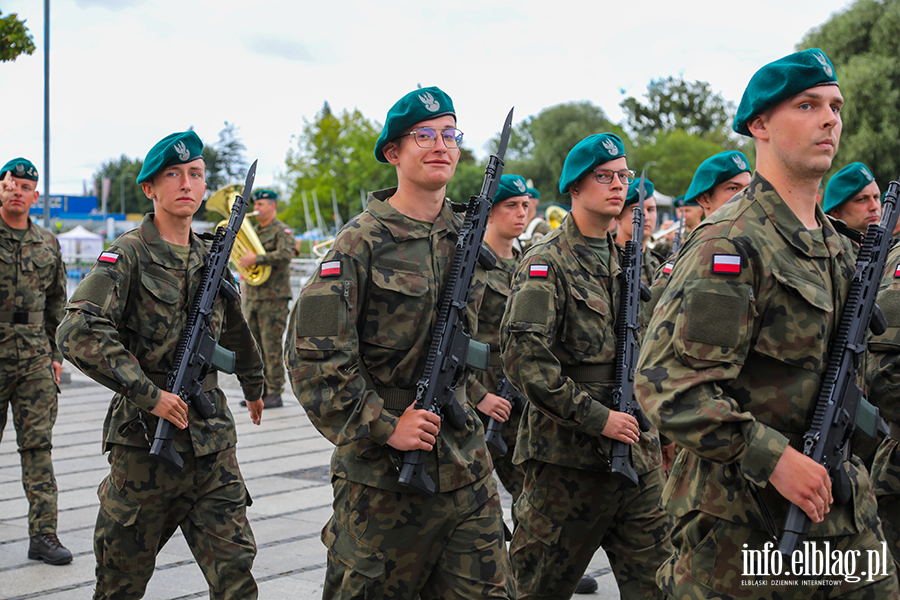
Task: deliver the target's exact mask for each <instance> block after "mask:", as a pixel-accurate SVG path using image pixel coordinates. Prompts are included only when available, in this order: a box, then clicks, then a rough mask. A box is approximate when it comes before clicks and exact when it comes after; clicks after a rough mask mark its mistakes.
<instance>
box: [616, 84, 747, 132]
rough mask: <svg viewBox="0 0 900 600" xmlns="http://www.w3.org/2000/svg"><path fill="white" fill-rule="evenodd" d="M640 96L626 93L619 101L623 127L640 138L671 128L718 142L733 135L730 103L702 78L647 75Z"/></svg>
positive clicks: (731, 104) (731, 103) (734, 108)
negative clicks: (655, 77) (622, 112)
mask: <svg viewBox="0 0 900 600" xmlns="http://www.w3.org/2000/svg"><path fill="white" fill-rule="evenodd" d="M644 98H646V102H643V103H642V102H641V101H639V100H637V99H636V98H634V97H628V98H626V99H625V100H623V101H622V102H621V103H620V104H619V106H620V107H621V108H622V110H623V111H624V112H625V125H626V128H627V129H628V130H629V131H631V132H633V133H634V134H635V136H637V139H638V140H640V141H644V140H652V139H653V138H654V137H655V136H657V135H659V134H664V133H669V132H672V131H675V130H680V131H684V132H686V133H690V134H694V135H701V136H711V138H712V139H715V140H716V141H719V142H723V141H725V140H727V139H729V138H733V137H734V134H733V133H732V132H731V123H732V121H733V119H734V114H735V112H736V111H737V109H736V107H735V106H734V103H733V102H730V101H729V102H726V101H725V99H724V98H723V97H722V95H721V94H716V93H714V92H713V91H712V87H711V86H710V85H709V84H708V83H707V82H705V81H685V80H684V78H683V77H682V76H678V77H672V76H669V77H666V78H664V79H651V80H650V84H649V85H648V86H647V92H646V93H645V94H644Z"/></svg>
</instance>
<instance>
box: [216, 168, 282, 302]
mask: <svg viewBox="0 0 900 600" xmlns="http://www.w3.org/2000/svg"><path fill="white" fill-rule="evenodd" d="M241 187H242V186H241V185H240V184H238V183H235V184H232V185H227V186H225V187H223V188H222V189H220V190H219V191H217V192H216V193H215V194H213V195H212V196H210V197H209V199H208V200H207V201H206V210H212V211H215V212H217V213H220V214H222V215H225V216H226V217H228V215H230V214H231V205H232V204H234V197H235V196H237V195H238V194H239V193H240V191H241ZM248 202H249V199H248ZM227 224H228V221H227V219H226V220H223V221H221V222H220V223H219V224H218V225H217V226H216V228H219V227H224V226H225V225H227ZM248 252H253V253H254V254H256V255H261V254H265V253H266V249H265V248H263V245H262V242H260V241H259V236H258V235H256V231H255V230H254V229H253V225H251V224H250V220H249V219H244V222H243V223H241V230H240V231H239V232H238V235H237V237H236V238H235V240H234V248H232V250H231V262H232V263H234V267H235V268H236V269H237V271H238V273H240V274H241V275H243V277H244V281H246V282H247V284H248V285H262V284H263V283H265V282H266V280H268V279H269V276H270V275H271V274H272V267H270V266H269V265H254V266H252V267H250V268H249V269H245V268H244V267H242V266H241V265H240V264H239V263H238V261H239V260H240V259H241V257H242V256H244V255H245V254H247V253H248Z"/></svg>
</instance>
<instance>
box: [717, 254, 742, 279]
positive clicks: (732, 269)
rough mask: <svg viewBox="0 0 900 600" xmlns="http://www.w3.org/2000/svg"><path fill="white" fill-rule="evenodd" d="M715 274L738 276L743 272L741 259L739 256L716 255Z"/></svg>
mask: <svg viewBox="0 0 900 600" xmlns="http://www.w3.org/2000/svg"><path fill="white" fill-rule="evenodd" d="M712 271H713V273H725V274H728V275H737V274H739V273H740V272H741V257H740V256H738V255H737V254H716V255H714V256H713V268H712Z"/></svg>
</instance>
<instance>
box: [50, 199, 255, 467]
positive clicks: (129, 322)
mask: <svg viewBox="0 0 900 600" xmlns="http://www.w3.org/2000/svg"><path fill="white" fill-rule="evenodd" d="M208 251H209V248H208V246H207V243H206V242H204V241H203V240H201V239H200V238H199V237H198V236H197V235H194V234H192V235H191V250H190V257H189V260H188V268H187V271H186V272H185V270H184V265H183V263H182V261H181V259H180V258H178V257H177V256H175V254H174V253H173V252H172V250H171V249H170V248H169V246H168V244H167V243H166V242H165V241H164V240H163V239H162V238H161V237H160V235H159V231H158V230H157V229H156V226H154V224H153V215H152V214H150V215H146V216H145V217H144V220H143V221H142V222H141V225H140V226H139V227H138V228H137V229H135V230H133V231H130V232H128V233H126V234H124V235H122V236H120V237H119V238H118V239H117V240H116V241H114V242H113V243H112V245H111V246H110V247H109V249H108V250H107V251H106V252H104V253H103V254H102V255H101V256H100V258H99V259H98V261H97V262H96V263H95V264H94V266H93V268H92V269H91V271H90V272H89V273H88V274H87V276H86V277H85V278H84V280H83V281H82V282H81V284H79V286H78V288H77V289H76V290H75V292H74V293H73V294H72V298H71V299H70V300H69V304H68V305H67V306H66V311H67V312H66V317H65V319H63V322H62V324H61V325H60V326H59V330H58V331H57V339H58V341H59V346H60V349H61V350H62V352H63V354H64V355H65V357H66V358H67V359H69V361H71V362H72V363H73V364H75V366H76V367H78V368H79V369H80V370H81V371H82V372H84V373H85V374H86V375H88V376H89V377H91V378H92V379H94V380H95V381H97V382H99V383H101V384H103V385H105V386H106V387H108V388H110V389H111V390H113V391H114V392H116V394H115V396H113V399H112V401H111V402H110V406H109V412H108V413H107V415H106V422H105V423H104V425H103V449H104V451H106V450H107V449H108V448H109V444H123V445H126V446H140V447H147V446H148V444H147V441H146V440H145V438H144V431H143V428H142V427H140V426H139V424H138V423H139V416H140V414H141V412H140V411H142V412H143V415H144V417H145V419H146V422H147V424H148V426H149V429H150V435H151V437H152V435H153V433H154V432H155V431H156V424H157V418H156V417H154V416H153V415H150V414H149V412H150V411H151V410H153V408H154V407H155V406H156V403H157V402H158V401H159V399H160V391H161V390H160V385H164V384H163V383H162V381H164V379H165V376H166V374H167V373H168V372H169V371H170V370H171V369H172V368H173V364H172V363H173V361H174V359H175V353H176V349H177V346H178V342H179V340H180V339H181V335H182V332H183V330H184V326H185V322H186V321H187V313H188V311H189V309H190V305H191V303H192V301H193V299H194V296H195V295H196V291H197V288H198V286H199V284H200V274H201V270H202V268H203V262H204V259H205V257H206V255H207V253H208ZM185 277H187V281H188V282H189V285H188V286H186V285H185ZM211 327H212V334H213V337H215V338H217V339H218V341H219V344H221V345H222V346H224V347H225V348H228V349H229V350H233V351H234V352H236V353H237V357H236V358H237V360H236V367H235V368H236V372H237V375H238V379H239V380H240V382H241V387H242V389H243V391H244V397H245V398H246V399H247V400H258V399H259V398H260V397H261V396H262V388H263V364H262V358H261V357H260V355H259V350H258V349H257V346H256V342H255V341H254V340H253V336H252V335H251V333H250V328H249V327H248V325H247V322H246V321H245V320H244V317H243V314H242V313H241V307H240V302H239V301H235V302H226V301H225V300H224V298H223V297H222V295H221V294H220V295H219V298H218V300H217V301H216V305H215V309H214V310H213V313H212V317H211ZM207 395H208V396H209V397H210V400H212V401H214V402H215V405H216V412H215V414H214V415H213V416H212V417H210V418H209V419H206V420H204V419H203V418H202V417H200V416H199V415H198V414H197V412H196V411H195V410H193V409H191V410H189V411H188V428H187V429H185V430H176V433H175V438H174V440H175V449H176V450H178V451H179V452H193V453H194V455H196V456H202V455H205V454H212V453H214V452H218V451H221V450H224V449H226V448H230V447H232V446H234V445H235V443H236V442H237V434H236V432H235V426H234V417H233V416H232V414H231V411H230V410H229V408H228V405H227V403H226V401H225V396H224V394H222V391H221V390H220V389H218V388H216V389H215V390H212V391H210V392H208V394H207Z"/></svg>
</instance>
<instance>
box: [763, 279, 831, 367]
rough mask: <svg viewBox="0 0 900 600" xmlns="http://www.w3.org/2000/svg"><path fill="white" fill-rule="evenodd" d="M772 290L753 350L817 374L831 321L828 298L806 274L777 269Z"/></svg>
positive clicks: (817, 282) (820, 285)
mask: <svg viewBox="0 0 900 600" xmlns="http://www.w3.org/2000/svg"><path fill="white" fill-rule="evenodd" d="M772 274H773V275H774V277H775V280H776V289H775V290H774V292H773V296H772V298H771V300H770V301H769V302H768V306H767V307H766V309H765V312H764V314H763V320H762V325H761V326H760V330H759V333H758V335H757V338H756V341H755V344H754V349H755V350H756V351H757V352H759V353H760V354H764V355H766V356H770V357H772V358H774V359H776V360H779V361H781V362H784V363H786V364H788V365H791V366H793V367H798V368H801V369H807V370H809V371H819V370H820V369H821V368H822V360H823V359H824V358H825V353H826V349H827V345H828V332H829V330H830V329H831V328H830V327H829V322H830V321H831V320H832V319H833V313H834V303H833V301H832V299H831V295H830V294H828V292H827V291H826V290H825V288H824V287H823V286H822V283H821V282H819V281H813V280H812V276H811V275H810V274H809V273H804V272H802V271H800V270H799V269H792V268H790V267H789V266H786V265H779V266H776V267H774V268H773V269H772Z"/></svg>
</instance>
